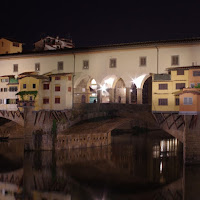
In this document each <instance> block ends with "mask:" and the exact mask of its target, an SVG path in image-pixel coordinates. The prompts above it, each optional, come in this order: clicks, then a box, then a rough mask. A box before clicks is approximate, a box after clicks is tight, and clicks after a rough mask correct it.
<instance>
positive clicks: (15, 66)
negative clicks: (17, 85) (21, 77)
mask: <svg viewBox="0 0 200 200" xmlns="http://www.w3.org/2000/svg"><path fill="white" fill-rule="evenodd" d="M13 72H18V64H14V65H13Z"/></svg>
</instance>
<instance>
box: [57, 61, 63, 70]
mask: <svg viewBox="0 0 200 200" xmlns="http://www.w3.org/2000/svg"><path fill="white" fill-rule="evenodd" d="M58 70H63V61H60V62H58Z"/></svg>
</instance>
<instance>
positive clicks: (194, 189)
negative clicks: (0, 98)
mask: <svg viewBox="0 0 200 200" xmlns="http://www.w3.org/2000/svg"><path fill="white" fill-rule="evenodd" d="M182 148H183V146H182V144H181V143H180V142H179V141H178V140H177V139H174V138H172V137H170V136H169V135H166V134H163V133H162V132H151V133H145V134H144V133H142V134H137V135H131V134H127V135H121V136H114V137H113V143H112V145H110V146H106V147H102V148H88V149H73V150H65V151H59V152H57V151H56V152H52V151H42V152H41V151H38V152H26V153H24V150H23V140H11V141H9V142H4V143H2V142H1V143H0V200H4V199H5V200H7V199H9V200H11V199H27V200H28V199H31V200H32V199H33V200H82V199H83V200H90V199H91V200H118V199H120V200H121V199H122V200H124V199H125V200H128V199H137V200H138V199H139V200H140V199H142V200H143V199H145V200H146V199H148V200H149V199H155V200H160V199H200V196H199V195H200V191H199V190H200V167H199V166H192V167H183V159H182V157H183V153H182Z"/></svg>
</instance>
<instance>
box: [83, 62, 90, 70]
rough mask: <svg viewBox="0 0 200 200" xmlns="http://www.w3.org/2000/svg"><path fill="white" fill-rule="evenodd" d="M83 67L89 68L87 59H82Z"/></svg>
mask: <svg viewBox="0 0 200 200" xmlns="http://www.w3.org/2000/svg"><path fill="white" fill-rule="evenodd" d="M83 69H89V60H83Z"/></svg>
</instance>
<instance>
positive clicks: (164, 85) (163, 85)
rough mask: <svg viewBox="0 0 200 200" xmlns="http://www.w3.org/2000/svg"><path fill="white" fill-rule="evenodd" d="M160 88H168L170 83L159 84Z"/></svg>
mask: <svg viewBox="0 0 200 200" xmlns="http://www.w3.org/2000/svg"><path fill="white" fill-rule="evenodd" d="M159 90H168V84H159Z"/></svg>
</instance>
